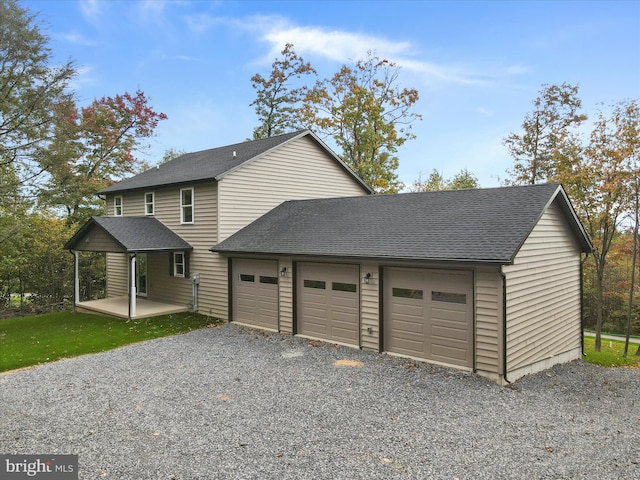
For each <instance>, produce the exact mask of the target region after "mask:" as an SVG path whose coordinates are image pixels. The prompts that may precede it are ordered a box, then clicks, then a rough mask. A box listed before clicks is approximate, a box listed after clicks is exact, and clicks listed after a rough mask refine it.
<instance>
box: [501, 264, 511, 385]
mask: <svg viewBox="0 0 640 480" xmlns="http://www.w3.org/2000/svg"><path fill="white" fill-rule="evenodd" d="M500 275H502V378H504V381H505V382H507V383H509V384H511V382H510V381H509V379H508V378H507V277H506V275H505V274H504V272H503V271H502V267H500Z"/></svg>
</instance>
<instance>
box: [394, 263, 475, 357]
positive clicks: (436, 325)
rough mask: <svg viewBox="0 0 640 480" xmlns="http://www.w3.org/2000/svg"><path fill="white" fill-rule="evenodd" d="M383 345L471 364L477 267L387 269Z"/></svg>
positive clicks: (403, 352)
mask: <svg viewBox="0 0 640 480" xmlns="http://www.w3.org/2000/svg"><path fill="white" fill-rule="evenodd" d="M383 298H384V300H383V305H384V317H383V337H382V345H383V350H384V351H385V352H389V353H396V354H400V355H407V356H410V357H413V358H418V359H424V360H428V361H432V362H438V363H445V364H447V365H456V366H460V367H467V368H471V367H472V366H473V272H469V271H441V270H428V269H421V268H393V267H387V268H385V270H384V297H383Z"/></svg>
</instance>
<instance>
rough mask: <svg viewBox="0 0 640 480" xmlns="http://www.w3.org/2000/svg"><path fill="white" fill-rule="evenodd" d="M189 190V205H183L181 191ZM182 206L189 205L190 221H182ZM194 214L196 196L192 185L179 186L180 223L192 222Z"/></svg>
mask: <svg viewBox="0 0 640 480" xmlns="http://www.w3.org/2000/svg"><path fill="white" fill-rule="evenodd" d="M187 190H190V191H191V205H183V203H182V192H184V191H187ZM184 207H191V221H190V222H185V221H184ZM195 214H196V196H195V192H194V189H193V187H191V188H181V189H180V223H183V224H193V223H194V221H195V216H196V215H195Z"/></svg>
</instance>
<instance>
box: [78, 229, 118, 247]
mask: <svg viewBox="0 0 640 480" xmlns="http://www.w3.org/2000/svg"><path fill="white" fill-rule="evenodd" d="M82 249H83V250H88V251H91V252H122V247H121V246H120V245H118V244H117V243H116V242H115V241H114V240H113V238H111V237H110V236H109V235H108V234H107V233H106V232H105V231H104V230H101V229H99V228H94V229H92V230H91V231H90V232H89V233H88V234H87V235H86V237H85V238H84V240H83V241H82Z"/></svg>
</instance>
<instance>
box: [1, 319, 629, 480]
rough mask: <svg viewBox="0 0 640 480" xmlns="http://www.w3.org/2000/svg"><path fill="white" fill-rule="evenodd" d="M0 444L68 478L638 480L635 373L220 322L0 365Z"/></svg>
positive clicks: (2, 449) (185, 479)
mask: <svg viewBox="0 0 640 480" xmlns="http://www.w3.org/2000/svg"><path fill="white" fill-rule="evenodd" d="M336 361H341V362H340V363H341V365H335V362H336ZM0 453H4V454H30V453H33V454H77V455H79V467H80V472H79V477H80V478H82V479H85V478H86V479H89V478H90V479H93V478H106V479H109V478H112V479H134V480H143V479H153V480H159V479H167V480H171V479H174V480H189V479H234V480H235V479H271V478H277V479H279V480H282V479H387V478H401V479H409V478H410V479H414V478H415V479H430V478H434V479H450V480H452V479H456V478H457V479H460V480H462V479H485V478H486V479H500V478H509V479H510V478H514V479H516V478H517V479H547V478H548V479H557V478H566V479H578V478H589V479H591V478H599V479H606V478H611V479H633V478H635V479H638V478H640V464H639V462H640V370H638V369H623V368H620V369H606V368H601V367H596V366H593V365H589V364H587V363H584V362H582V361H575V362H572V363H570V364H565V365H560V366H557V367H555V368H553V369H551V370H548V371H546V372H542V373H540V374H536V375H531V376H527V377H524V378H522V379H521V380H519V381H517V382H514V383H513V384H512V385H511V386H510V387H500V386H498V385H496V384H494V383H492V382H490V381H488V380H486V379H484V378H481V377H479V376H477V375H474V374H469V373H463V372H458V371H455V370H449V369H445V368H440V367H435V366H432V365H428V364H424V363H420V362H412V361H410V360H407V359H401V358H396V357H391V356H388V355H380V354H375V353H370V352H364V351H358V350H356V349H351V348H346V347H339V346H335V345H331V344H326V343H321V342H312V341H308V340H304V339H301V338H295V337H291V336H286V335H278V334H271V333H264V332H259V331H256V330H251V329H247V328H243V327H239V326H236V325H229V324H225V325H222V326H219V327H216V328H210V329H203V330H198V331H194V332H191V333H188V334H184V335H177V336H173V337H167V338H162V339H158V340H152V341H148V342H143V343H139V344H136V345H131V346H127V347H123V348H119V349H116V350H112V351H109V352H104V353H100V354H95V355H87V356H84V357H79V358H73V359H66V360H61V361H58V362H55V363H50V364H46V365H41V366H38V367H36V368H32V369H28V370H22V371H18V372H10V373H8V374H5V375H1V376H0Z"/></svg>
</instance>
